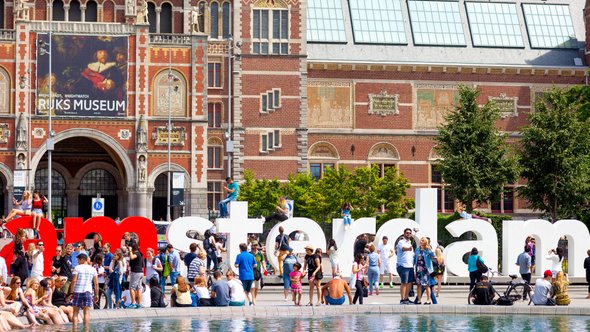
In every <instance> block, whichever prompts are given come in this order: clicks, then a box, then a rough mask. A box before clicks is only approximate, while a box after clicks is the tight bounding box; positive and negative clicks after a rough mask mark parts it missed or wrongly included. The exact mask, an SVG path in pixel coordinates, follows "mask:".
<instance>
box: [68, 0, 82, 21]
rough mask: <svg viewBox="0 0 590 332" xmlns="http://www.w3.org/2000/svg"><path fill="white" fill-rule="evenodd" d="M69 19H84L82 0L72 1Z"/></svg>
mask: <svg viewBox="0 0 590 332" xmlns="http://www.w3.org/2000/svg"><path fill="white" fill-rule="evenodd" d="M68 21H70V22H80V21H82V10H81V9H80V2H79V1H78V0H72V1H70V11H69V12H68Z"/></svg>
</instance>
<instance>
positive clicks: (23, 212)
mask: <svg viewBox="0 0 590 332" xmlns="http://www.w3.org/2000/svg"><path fill="white" fill-rule="evenodd" d="M12 204H14V205H15V206H20V209H17V208H14V209H12V211H10V213H9V214H8V217H6V218H5V219H4V220H3V222H9V221H11V220H12V219H13V218H14V217H16V216H30V215H31V193H30V192H29V191H28V190H25V192H24V193H23V197H22V199H21V200H20V201H17V200H16V198H14V197H13V198H12Z"/></svg>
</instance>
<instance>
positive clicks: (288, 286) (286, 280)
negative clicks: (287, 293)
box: [283, 273, 291, 290]
mask: <svg viewBox="0 0 590 332" xmlns="http://www.w3.org/2000/svg"><path fill="white" fill-rule="evenodd" d="M283 286H284V288H285V290H289V289H291V278H290V277H289V276H288V275H287V274H286V273H283Z"/></svg>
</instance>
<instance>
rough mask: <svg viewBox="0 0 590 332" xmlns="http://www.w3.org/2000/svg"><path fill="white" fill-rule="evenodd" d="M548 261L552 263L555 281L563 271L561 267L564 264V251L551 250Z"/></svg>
mask: <svg viewBox="0 0 590 332" xmlns="http://www.w3.org/2000/svg"><path fill="white" fill-rule="evenodd" d="M546 259H548V260H549V261H551V273H553V279H555V277H556V276H557V272H560V271H563V270H562V267H561V264H562V263H563V249H562V248H560V247H557V248H555V249H551V250H549V253H548V254H547V257H546Z"/></svg>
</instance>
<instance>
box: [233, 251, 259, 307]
mask: <svg viewBox="0 0 590 332" xmlns="http://www.w3.org/2000/svg"><path fill="white" fill-rule="evenodd" d="M247 249H248V246H247V245H246V244H245V243H240V253H239V254H238V256H237V257H236V262H235V263H234V265H235V267H237V268H238V270H239V272H238V273H239V277H240V281H241V284H242V286H243V287H244V293H245V295H246V298H247V299H248V301H249V302H250V305H254V304H255V302H254V299H253V298H252V294H251V290H252V284H253V283H254V268H255V267H256V259H255V258H254V256H253V255H252V254H251V253H249V252H248V251H247Z"/></svg>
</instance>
